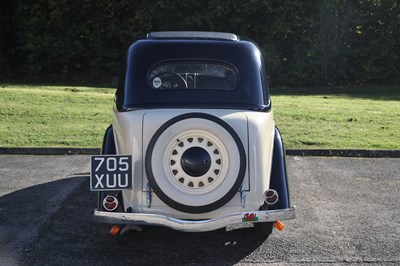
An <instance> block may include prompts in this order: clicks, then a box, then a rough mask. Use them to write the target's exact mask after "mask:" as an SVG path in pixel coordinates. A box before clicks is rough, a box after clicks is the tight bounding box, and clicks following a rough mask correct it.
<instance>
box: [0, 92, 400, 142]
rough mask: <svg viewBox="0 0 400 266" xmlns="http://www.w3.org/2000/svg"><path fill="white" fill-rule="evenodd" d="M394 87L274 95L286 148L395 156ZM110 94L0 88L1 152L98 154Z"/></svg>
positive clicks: (397, 117) (398, 116)
mask: <svg viewBox="0 0 400 266" xmlns="http://www.w3.org/2000/svg"><path fill="white" fill-rule="evenodd" d="M399 91H400V87H396V86H378V87H372V86H370V87H365V86H364V87H325V88H274V89H273V90H272V93H271V95H272V96H271V97H272V101H273V110H274V116H275V122H276V125H277V126H278V127H279V128H280V130H281V132H282V135H283V139H284V142H285V146H286V148H332V149H336V148H351V149H400V137H399V136H400V123H399V121H400V93H399ZM114 92H115V90H114V89H109V88H92V87H72V86H30V85H9V84H2V85H1V84H0V122H1V124H0V146H2V147H100V146H101V142H102V138H103V134H104V131H105V129H106V128H107V126H108V125H109V124H110V123H111V117H112V107H113V98H114Z"/></svg>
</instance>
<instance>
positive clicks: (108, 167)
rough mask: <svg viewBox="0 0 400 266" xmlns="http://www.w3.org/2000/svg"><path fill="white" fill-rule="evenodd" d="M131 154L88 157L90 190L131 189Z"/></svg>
mask: <svg viewBox="0 0 400 266" xmlns="http://www.w3.org/2000/svg"><path fill="white" fill-rule="evenodd" d="M132 173H133V169H132V155H94V156H91V157H90V190H91V191H103V190H123V189H132V187H133V178H132V176H133V175H132Z"/></svg>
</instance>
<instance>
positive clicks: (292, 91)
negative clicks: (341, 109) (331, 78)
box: [270, 85, 400, 101]
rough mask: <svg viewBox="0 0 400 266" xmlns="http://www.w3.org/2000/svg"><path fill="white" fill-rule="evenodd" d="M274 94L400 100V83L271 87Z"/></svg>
mask: <svg viewBox="0 0 400 266" xmlns="http://www.w3.org/2000/svg"><path fill="white" fill-rule="evenodd" d="M270 92H271V95H272V96H305V95H316V96H318V95H321V96H328V97H329V96H330V95H335V96H344V97H349V98H365V99H372V100H388V101H399V100H400V85H391V86H383V85H379V86H373V85H365V86H331V87H271V89H270Z"/></svg>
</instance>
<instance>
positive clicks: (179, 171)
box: [145, 113, 246, 213]
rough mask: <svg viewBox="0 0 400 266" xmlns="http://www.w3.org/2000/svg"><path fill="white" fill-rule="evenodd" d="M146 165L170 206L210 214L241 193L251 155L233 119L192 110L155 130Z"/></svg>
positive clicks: (153, 185)
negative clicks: (248, 158)
mask: <svg viewBox="0 0 400 266" xmlns="http://www.w3.org/2000/svg"><path fill="white" fill-rule="evenodd" d="M145 168H146V174H147V178H148V180H149V183H150V185H151V188H152V189H153V191H154V193H155V194H156V195H157V196H158V197H159V198H160V199H161V200H162V201H163V202H164V203H165V204H167V205H168V206H170V207H171V208H174V209H176V210H179V211H181V212H186V213H205V212H210V211H213V210H215V209H218V208H220V207H222V206H223V205H225V204H226V203H227V202H228V201H230V200H231V199H232V198H233V197H234V196H235V194H236V193H237V192H238V190H239V188H240V186H241V184H242V182H243V178H244V175H245V171H246V154H245V150H244V147H243V144H242V141H241V140H240V138H239V136H238V135H237V133H236V132H235V131H234V130H233V128H232V127H231V126H230V125H229V124H228V123H226V122H225V121H223V120H221V119H220V118H217V117H215V116H212V115H209V114H204V113H187V114H182V115H179V116H176V117H174V118H172V119H170V120H169V121H167V122H166V123H164V124H163V125H162V126H161V127H160V128H159V129H158V130H157V131H156V132H155V134H154V136H153V137H152V138H151V140H150V142H149V146H148V148H147V151H146V158H145Z"/></svg>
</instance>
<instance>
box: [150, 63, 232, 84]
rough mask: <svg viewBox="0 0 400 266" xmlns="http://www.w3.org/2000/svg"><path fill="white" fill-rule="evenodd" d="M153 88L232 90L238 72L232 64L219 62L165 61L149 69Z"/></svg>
mask: <svg viewBox="0 0 400 266" xmlns="http://www.w3.org/2000/svg"><path fill="white" fill-rule="evenodd" d="M148 82H149V84H150V87H151V88H152V89H154V90H187V89H204V90H234V89H235V88H236V87H237V85H238V73H237V71H236V69H235V68H234V67H233V66H230V65H228V64H223V63H219V62H175V61H174V62H165V63H162V64H157V65H155V66H154V67H152V68H151V69H150V71H149V80H148Z"/></svg>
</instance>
